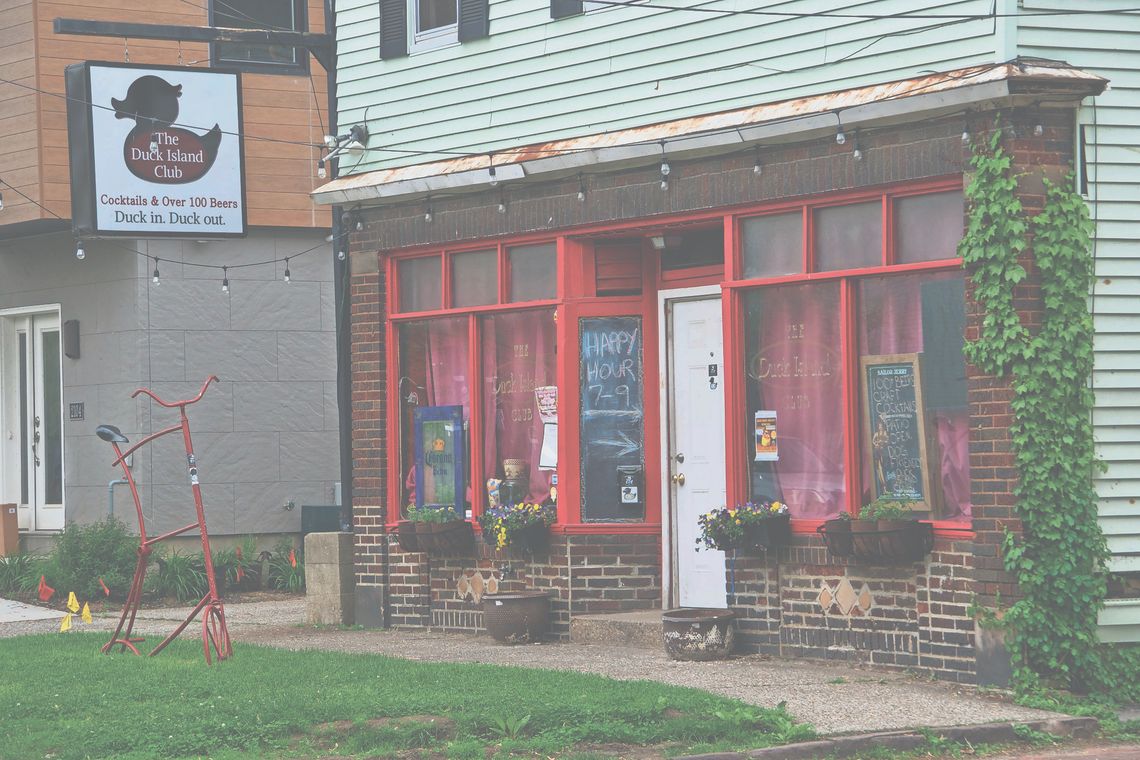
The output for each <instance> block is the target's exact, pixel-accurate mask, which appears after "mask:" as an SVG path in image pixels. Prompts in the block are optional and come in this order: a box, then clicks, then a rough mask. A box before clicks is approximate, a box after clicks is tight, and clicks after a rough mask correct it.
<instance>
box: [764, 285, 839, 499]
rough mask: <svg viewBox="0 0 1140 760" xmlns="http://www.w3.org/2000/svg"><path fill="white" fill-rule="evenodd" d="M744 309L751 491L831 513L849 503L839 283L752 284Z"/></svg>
mask: <svg viewBox="0 0 1140 760" xmlns="http://www.w3.org/2000/svg"><path fill="white" fill-rule="evenodd" d="M744 310H745V321H744V330H745V372H746V377H745V384H746V391H747V404H748V408H747V415H748V423H749V425H748V431H749V439H748V445H747V448H746V451H747V452H748V474H749V496H750V497H751V498H752V499H753V500H754V501H760V500H777V501H782V502H785V503H787V504H788V506H789V508H790V509H791V513H792V516H793V517H798V518H816V519H819V518H827V517H832V516H834V515H836V514H837V513H838V512H839V511H841V510H843V509H845V508H846V506H847V504H846V490H847V487H846V479H845V468H844V429H843V419H844V413H843V376H842V361H841V350H840V341H841V333H840V327H839V325H840V322H839V317H840V312H839V284H838V283H835V282H827V283H818V284H808V285H785V286H778V287H769V288H761V289H756V290H750V291H748V292H747V293H746V294H745V296H744Z"/></svg>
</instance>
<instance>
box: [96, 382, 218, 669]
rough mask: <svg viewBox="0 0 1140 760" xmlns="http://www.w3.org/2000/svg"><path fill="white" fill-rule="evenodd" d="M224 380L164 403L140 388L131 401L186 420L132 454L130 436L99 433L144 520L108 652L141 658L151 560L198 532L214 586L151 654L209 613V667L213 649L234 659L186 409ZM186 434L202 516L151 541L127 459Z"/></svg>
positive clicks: (103, 429)
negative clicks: (163, 544) (140, 618)
mask: <svg viewBox="0 0 1140 760" xmlns="http://www.w3.org/2000/svg"><path fill="white" fill-rule="evenodd" d="M217 381H218V378H217V377H215V376H214V375H210V376H209V377H208V378H206V382H205V383H203V384H202V390H200V391H198V395H197V396H195V397H194V398H191V399H185V400H183V401H163V400H162V399H160V398H159V397H158V396H156V395H155V394H154V393H153V392H151V391H150V390H149V389H147V388H139V389H138V390H136V391H135V392H134V393H132V394H131V398H136V397H138V395H139V394H140V393H145V394H146V395H148V396H150V397H151V398H152V399H154V400H155V401H156V402H157V403H158V404H159V405H160V406H164V407H166V408H167V409H174V408H175V407H177V408H178V415H179V418H180V421H179V424H177V425H172V426H170V427H168V428H166V429H164V430H160V431H158V432H157V433H151V434H150V435H148V436H146V437H145V438H143V439H142V440H140V441H139V442H138V443H136V444H135V445H134V446H131V447H130V448H129V449H127V450H126V451H123V450H122V449H121V448H120V447H119V444H122V443H130V441H129V440H127V437H126V436H125V435H123V434H122V433H121V432H120V431H119V429H118V428H117V427H115V426H114V425H100V426H99V427H97V428H96V429H95V434H96V435H98V436H99V437H100V438H102V439H103V440H104V441H107V442H108V443H110V444H111V446H113V447H114V449H115V461H114V462H112V463H111V466H112V467H114V466H115V465H119V466H120V467H122V469H123V477H124V478H125V479H126V481H127V484H128V485H129V486H130V488H131V496H132V497H133V498H134V500H135V511H136V512H137V514H138V517H139V558H138V562H137V564H136V565H135V575H134V579H133V580H132V581H131V590H130V592H128V594H127V601H126V603H125V604H124V605H123V614H122V615H121V616H120V617H119V625H118V627H117V628H115V633H114V634H112V636H111V640H110V641H108V642H107V643H106V644H104V645H103V648H102V651H103V652H104V653H106V652H109V651H110V650H111V648H112V647H114V646H115V645H119V646H120V649H119V651H125V650H127V649H130V650H131V651H132V652H134V653H135V654H139V650H138V648H137V647H136V646H135V644H137V643H139V642H141V641H144V640H145V639H143V638H137V637H136V638H132V637H131V631H132V630H133V629H134V626H135V616H136V615H137V614H138V611H139V601H140V600H141V598H142V586H143V577H144V576H145V575H146V568H147V564H148V563H149V561H150V554H151V551H152V549H153V547H154V545H155V544H157V543H158V542H159V541H165V540H166V539H168V538H173V537H174V536H179V535H181V534H183V533H185V532H186V531H189V530H193V529H194V528H197V529H198V533H199V535H200V536H201V538H202V556H203V558H204V560H205V563H206V582H207V584H208V585H209V591H207V592H206V595H205V596H204V597H202V601H200V602H198V605H197V606H196V607H195V608H194V609H193V611H191V612H190V614H189V615H188V616H187V617H186V619H185V620H184V621H182V623H181V624H179V626H178V627H177V628H175V629H174V631H173V632H172V633H171V634H170V635H169V636H167V637H166V638H165V639H163V640H162V643H160V644H159V645H158V646H156V647H155V648H154V649H153V650H151V652H150V656H151V657H153V656H154V655H156V654H158V653H159V652H161V651H162V650H163V649H165V648H166V645H167V644H169V643H170V642H171V641H173V640H174V639H176V638H178V635H179V634H180V633H182V631H184V630H186V627H187V626H188V625H190V622H191V621H192V620H194V618H195V617H196V616H197V615H198V613H199V612H203V610H204V611H205V612H204V614H203V615H202V649H203V650H204V651H205V653H206V663H207V664H210V663H212V662H213V660H212V657H211V652H210V650H211V648H212V649H213V652H214V654H216V655H217V658H218V660H219V661H221V660H224V659H226V658H228V657H231V656H233V647H232V646H231V645H230V634H229V631H227V630H226V612H225V609H224V608H223V607H222V600H221V597H219V596H218V587H217V583H216V581H215V579H214V560H213V556H212V555H211V554H210V536H209V534H208V533H207V532H206V513H205V511H204V508H203V507H202V489H201V487H200V486H199V485H198V460H197V458H196V457H195V456H194V445H193V443H191V441H190V423H189V421H188V420H187V419H186V407H188V406H190V405H191V404H195V403H197V402H198V401H201V399H202V396H203V395H205V393H206V389H207V388H209V387H210V383H215V382H217ZM179 430H180V431H182V441H183V443H184V444H185V446H186V466H187V468H188V469H189V474H190V490H191V491H193V492H194V509H195V510H196V512H197V515H198V520H197V521H196V522H192V523H190V524H189V525H187V526H186V527H184V528H178V529H177V530H172V531H170V532H169V533H163V534H162V535H161V536H156V537H154V538H147V536H146V521H145V520H144V519H143V512H142V503H141V502H140V501H139V491H138V488H137V486H136V485H135V479H134V476H133V475H132V474H131V470H130V468H129V467H128V466H127V457H129V456H130V455H131V454H133V453H134V452H135V451H137V450H138V449H140V448H141V447H143V446H145V445H146V444H148V443H150V442H151V441H153V440H155V439H156V438H161V437H162V436H164V435H166V434H167V433H173V432H176V431H179Z"/></svg>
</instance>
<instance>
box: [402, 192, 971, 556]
mask: <svg viewBox="0 0 1140 760" xmlns="http://www.w3.org/2000/svg"><path fill="white" fill-rule="evenodd" d="M961 189H962V177H961V175H955V176H949V177H940V178H935V179H931V180H924V181H919V182H912V183H907V184H904V185H897V186H890V187H881V188H870V189H864V190H859V191H852V192H843V193H830V194H825V195H820V196H815V197H810V198H806V199H805V198H799V199H795V200H785V201H778V202H773V203H766V204H752V205H748V206H737V207H732V208H719V209H715V210H711V211H706V212H698V213H691V214H685V215H677V216H672V217H668V218H664V219H661V220H654V226H653V229H660V228H670V227H674V226H676V227H682V226H691V225H693V224H717V223H720V224H721V225H723V228H724V231H725V235H724V241H725V246H724V248H725V263H724V271H723V275H720V276H719V277H718V276H717V274H719V273H717V272H714V271H713V269H718V268H710V269H709V271H700V272H692V273H690V275H691V276H689V277H686V276H683V275H676V274H673V273H670V274H668V275H663V274H662V272H660V271H659V268H658V267H657V266H656V261H655V260H653V259H652V258H651V257H649V256H645V257H643V277H642V283H643V288H642V294H641V295H638V296H604V297H599V296H597V295H596V293H595V290H594V280H593V276H592V273H593V271H594V257H593V243H594V242H595V241H601V240H605V239H606V238H607V237H619V236H623V235H625V236H628V235H630V234H631V233H633V234H642V233H644V231H645V230H646V220H644V219H639V220H632V221H628V222H622V223H617V224H609V225H596V226H591V227H588V228H580V229H573V230H559V231H558V232H556V233H554V234H550V233H545V234H528V235H519V236H512V237H509V238H502V239H498V240H487V239H483V240H478V241H474V242H471V243H465V244H463V245H456V246H439V245H435V246H430V247H428V246H423V247H419V248H413V249H406V250H402V251H399V252H396V253H392V254H389V255H387V256H385V257H384V258H385V261H384V262H383V266H385V272H386V283H387V285H386V303H388V304H389V305H390V307H389V309H388V313H387V314H385V315H384V316H385V327H384V329H385V339H386V360H387V368H388V377H387V395H386V403H387V408H388V409H389V410H398V409H399V408H400V406H399V403H400V400H399V393H398V389H397V387H396V385H397V384H396V382H395V380H396V379H397V378H398V372H399V365H398V341H397V330H398V328H399V325H400V324H402V323H404V322H409V321H416V320H424V319H430V318H435V317H444V316H452V317H454V316H462V315H466V316H467V318H468V326H469V333H468V341H469V345H471V346H472V347H473V348H472V350H471V351H470V358H469V366H468V372H469V376H470V377H472V378H481V377H482V367H481V366H480V365H481V352H480V351H478V350H477V348H478V345H479V344H478V342H477V340H478V337H479V334H478V324H477V321H478V316H479V315H482V314H488V313H502V312H508V311H522V310H529V309H538V308H553V309H554V312H555V320H556V326H555V336H556V341H557V345H558V347H559V351H558V356H559V360H558V365H557V369H556V377H557V383H558V386H559V388H560V390H561V392H560V393H559V400H558V414H559V419H560V420H564V421H571V420H572V421H573V422H572V423H568V424H561V425H559V431H558V445H559V451H561V452H564V455H563V456H562V457H560V463H559V467H558V471H557V472H558V490H559V499H558V521H557V523H556V525H555V526H554V528H553V530H554V531H555V532H565V533H604V534H622V533H625V534H631V533H637V534H656V533H659V532H660V530H661V520H662V511H663V500H664V498H665V494H663V493H662V492H661V485H660V468H661V467H662V462H661V456H662V452H661V451H660V448H661V447H660V440H661V439H660V425H661V424H662V420H661V419H660V414H659V409H660V403H661V399H660V389H659V386H660V383H652V382H650V383H646V385H645V388H644V394H645V396H644V404H645V464H646V471H645V485H646V512H645V520H644V522H639V523H583V522H581V514H580V504H579V498H580V485H579V483H578V475H579V474H578V473H577V472H576V471H575V472H571V471H570V470H571V469H572V466H571V464H568V461H569V462H573V461H576V460H577V457H576V452H578V451H580V446H581V441H580V434H579V430H580V428H579V425H578V424H577V423H578V413H579V411H580V400H579V399H578V398H577V393H576V391H577V388H578V366H577V361H576V359H577V346H578V320H579V319H580V318H582V317H592V316H640V317H641V318H642V325H643V329H644V333H645V336H646V337H645V339H644V341H643V351H644V356H643V362H644V366H645V367H647V368H649V371H654V372H655V368H656V367H657V366H658V353H659V352H658V341H657V340H656V335H657V334H658V330H659V329H660V325H659V321H660V315H659V314H658V313H657V292H658V290H660V289H666V288H676V287H685V286H689V285H695V284H699V283H713V282H716V283H718V284H720V286H721V290H722V294H723V298H722V309H723V317H724V319H723V324H724V325H725V328H724V330H725V332H724V362H725V368H724V376H725V405H726V425H725V437H726V440H725V457H726V462H725V476H726V479H727V490H728V499H729V500H730V501H731V502H733V503H735V502H738V501H743V500H744V499H745V498H746V493H747V488H746V480H747V472H746V468H745V467H743V466H742V465H743V463H744V461H745V459H744V457H745V445H744V444H745V442H746V440H747V439H746V432H747V431H746V430H745V426H744V419H743V416H742V415H739V414H736V413H734V411H733V410H736V409H743V408H744V402H743V400H744V380H743V374H742V367H743V366H744V358H743V351H744V346H743V335H744V334H743V307H742V297H743V293H744V291H746V290H747V289H750V288H755V287H762V286H767V285H781V284H800V283H804V282H811V281H816V280H840V312H841V313H840V320H841V324H840V327H841V334H842V336H843V344H842V353H841V362H842V365H843V367H844V376H843V394H844V409H845V419H844V427H845V432H844V447H845V468H846V479H847V494H848V508H849V509H853V508H857V504H855V502H854V500H855V499H857V498H858V494H859V493H861V488H860V486H861V484H860V479H861V477H862V474H861V465H860V456H861V454H862V452H861V451H860V448H859V446H860V444H859V425H860V418H859V409H858V392H857V391H858V387H857V382H858V372H857V370H858V356H857V350H858V349H857V341H856V333H855V322H856V299H855V292H854V291H855V287H856V285H857V282H858V280H859V278H862V277H877V276H883V275H895V274H899V275H901V274H913V273H916V272H923V271H931V272H940V271H948V270H960V269H961V261H960V260H959V259H957V258H951V259H942V260H934V261H923V262H917V263H913V264H895V263H893V255H894V223H893V203H892V202H891V201H893V199H895V198H899V197H905V196H913V195H924V194H928V193H937V192H945V191H950V190H961ZM876 199H878V200H880V202H881V203H882V223H883V235H882V240H883V243H882V255H881V263H880V265H878V266H874V267H865V268H853V269H842V270H833V271H827V272H814V271H812V265H813V262H812V250H813V240H812V231H813V224H812V220H813V217H812V213H813V212H814V210H815V209H818V208H824V207H828V206H839V205H848V204H853V203H860V202H866V201H873V200H876ZM796 210H799V211H800V213H801V214H802V219H803V235H802V245H803V253H802V261H803V271H801V272H799V273H796V274H790V275H781V276H777V277H764V278H753V279H747V280H745V279H742V278H741V272H742V261H741V256H742V247H741V244H740V243H741V221H742V220H744V219H747V218H749V217H754V216H761V215H766V214H776V213H787V212H789V211H796ZM551 242H553V243H554V244H555V247H556V259H555V260H556V274H557V287H556V293H555V298H553V299H546V300H538V301H526V302H518V303H511V302H509V301H508V299H509V295H510V288H509V279H508V278H509V269H510V258H509V255H508V254H507V250H508V249H509V248H513V247H515V246H521V245H535V244H541V243H551ZM491 249H495V250H497V252H498V282H499V303H497V304H489V305H485V306H475V307H466V308H451V307H449V306H447V305H448V304H450V303H451V293H452V283H451V257H452V256H453V255H454V254H457V253H466V252H470V251H483V250H491ZM427 256H439V257H440V266H441V270H442V271H441V277H442V283H441V293H442V299H443V301H442V305H441V308H439V309H434V310H425V311H419V312H406V313H401V312H399V310H398V309H399V303H398V290H399V287H398V285H399V284H398V281H397V280H398V275H397V270H398V263H399V262H400V261H403V260H407V259H410V258H417V257H427ZM694 277H695V279H693V278H694ZM714 278H715V279H714ZM477 396H478V394H472V408H471V411H470V415H471V422H470V424H471V440H473V441H474V440H479V438H478V436H480V435H482V433H483V431H484V429H485V428H484V420H483V419H482V414H483V410H482V402H481V400H479V399H478V398H477ZM389 419H391V418H389ZM399 436H400V430H399V425H398V424H392V423H391V422H390V423H389V425H388V430H387V438H386V443H387V446H388V451H389V452H394V453H395V455H394V456H392V454H390V456H389V461H388V470H387V472H386V473H385V474H386V476H387V482H388V485H387V495H388V503H389V504H393V505H400V509H402V504H401V501H402V493H403V492H402V488H403V477H402V473H401V472H400V467H401V463H400V462H399V456H400V455H399V452H400V448H399V447H400V441H399ZM482 457H483V454H482V447H481V446H472V452H471V460H472V461H471V472H472V473H480V475H479V476H478V477H479V479H480V480H481V478H482V475H481V473H482V472H483V465H484V463H483V462H482ZM473 477H475V476H474V475H473ZM474 486H475V484H473V487H472V497H473V498H472V515H473V516H477V515H478V514H480V511H481V510H482V508H483V507H484V505H485V501H486V495H485V494H484V493H483V489H482V488H478V487H474ZM393 513H395V515H398V513H399V510H398V509H397V510H392V511H390V513H389V525H393V526H394V525H395V522H396V520H397V519H398V517H397V516H395V515H393ZM821 522H822V521H820V520H793V521H792V523H793V528H794V529H795V530H796V532H800V533H810V532H814V530H815V528H816V527H817V526H818V525H819V524H820V523H821ZM934 526H935V530H936V534H938V535H949V536H955V537H963V536H964V535H970V534H972V530H971V528H970V527H969V526H968V525H964V524H962V523H955V522H949V521H935V522H934Z"/></svg>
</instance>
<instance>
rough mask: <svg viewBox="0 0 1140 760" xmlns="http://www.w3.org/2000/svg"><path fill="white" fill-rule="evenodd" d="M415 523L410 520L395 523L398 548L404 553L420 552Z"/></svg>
mask: <svg viewBox="0 0 1140 760" xmlns="http://www.w3.org/2000/svg"><path fill="white" fill-rule="evenodd" d="M416 525H417V523H414V522H412V521H411V520H400V522H398V523H396V540H397V541H399V542H400V548H401V549H403V550H404V551H406V552H418V551H421V550H420V542H419V539H418V538H417V536H416Z"/></svg>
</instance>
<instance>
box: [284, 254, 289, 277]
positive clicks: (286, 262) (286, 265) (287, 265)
mask: <svg viewBox="0 0 1140 760" xmlns="http://www.w3.org/2000/svg"><path fill="white" fill-rule="evenodd" d="M285 282H289V259H287V258H286V259H285Z"/></svg>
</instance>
